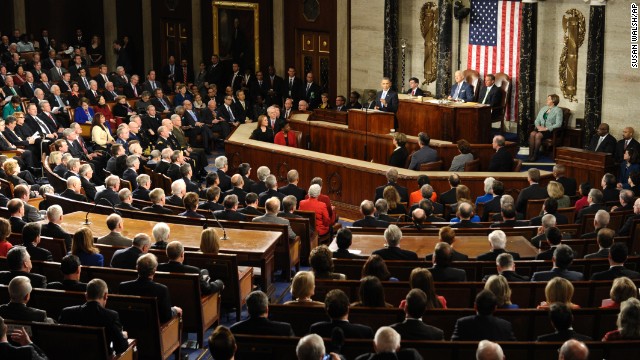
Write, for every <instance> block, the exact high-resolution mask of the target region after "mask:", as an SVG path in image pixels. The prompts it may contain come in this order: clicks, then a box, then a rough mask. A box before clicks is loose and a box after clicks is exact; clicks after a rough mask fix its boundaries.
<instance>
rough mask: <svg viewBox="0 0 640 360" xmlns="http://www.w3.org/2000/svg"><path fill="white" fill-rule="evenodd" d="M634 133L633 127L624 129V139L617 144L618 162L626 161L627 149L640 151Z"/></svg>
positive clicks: (616, 155) (639, 144) (616, 157)
mask: <svg viewBox="0 0 640 360" xmlns="http://www.w3.org/2000/svg"><path fill="white" fill-rule="evenodd" d="M634 132H635V131H634V130H633V128H632V127H631V126H627V127H625V128H624V129H622V139H620V140H619V141H618V142H617V143H616V152H615V159H616V162H622V160H624V159H623V157H624V152H625V151H627V149H635V150H636V151H638V150H640V143H638V140H636V139H634V138H633V134H634ZM565 192H566V191H565Z"/></svg>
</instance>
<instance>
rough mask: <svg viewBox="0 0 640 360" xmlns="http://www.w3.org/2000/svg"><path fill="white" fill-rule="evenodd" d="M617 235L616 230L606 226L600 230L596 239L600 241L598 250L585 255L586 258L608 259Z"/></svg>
mask: <svg viewBox="0 0 640 360" xmlns="http://www.w3.org/2000/svg"><path fill="white" fill-rule="evenodd" d="M615 236H616V232H615V231H613V230H611V229H607V228H604V229H602V230H600V231H599V232H598V236H597V237H596V240H597V241H598V247H599V248H598V251H596V252H594V253H591V254H587V255H585V256H584V258H585V259H606V258H608V257H609V248H611V245H612V244H613V238H614V237H615Z"/></svg>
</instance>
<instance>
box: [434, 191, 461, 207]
mask: <svg viewBox="0 0 640 360" xmlns="http://www.w3.org/2000/svg"><path fill="white" fill-rule="evenodd" d="M438 202H439V203H440V204H444V205H447V204H455V203H456V202H458V200H457V199H456V188H451V189H449V190H447V191H445V192H443V193H442V194H440V197H439V198H438Z"/></svg>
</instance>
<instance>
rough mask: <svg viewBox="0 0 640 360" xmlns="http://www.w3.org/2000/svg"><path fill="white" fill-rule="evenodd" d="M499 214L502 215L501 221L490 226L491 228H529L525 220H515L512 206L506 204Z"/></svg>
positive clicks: (514, 211)
mask: <svg viewBox="0 0 640 360" xmlns="http://www.w3.org/2000/svg"><path fill="white" fill-rule="evenodd" d="M500 214H501V215H502V221H501V222H496V223H493V224H491V226H490V227H492V228H510V227H517V226H529V221H527V220H516V210H515V209H514V208H513V205H511V204H506V205H505V206H503V207H502V208H501V209H500Z"/></svg>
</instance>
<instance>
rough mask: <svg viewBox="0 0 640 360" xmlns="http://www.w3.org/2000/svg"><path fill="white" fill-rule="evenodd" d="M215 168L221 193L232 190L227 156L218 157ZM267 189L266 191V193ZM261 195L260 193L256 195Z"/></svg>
mask: <svg viewBox="0 0 640 360" xmlns="http://www.w3.org/2000/svg"><path fill="white" fill-rule="evenodd" d="M215 166H216V169H217V171H216V172H217V173H218V180H220V184H219V185H218V187H219V188H220V190H221V191H223V192H224V191H227V190H229V189H231V177H229V175H227V171H228V170H229V163H228V160H227V157H226V156H218V157H217V158H216V160H215ZM266 190H267V189H265V190H264V191H266ZM256 194H259V193H256Z"/></svg>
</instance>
